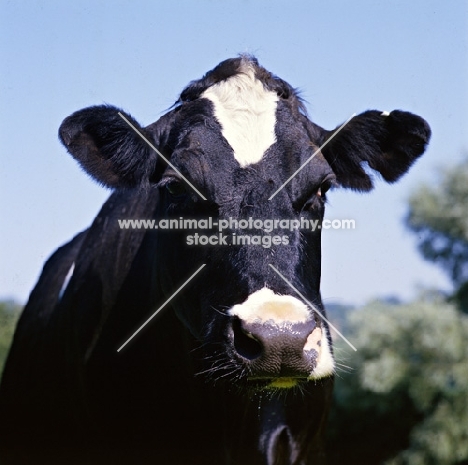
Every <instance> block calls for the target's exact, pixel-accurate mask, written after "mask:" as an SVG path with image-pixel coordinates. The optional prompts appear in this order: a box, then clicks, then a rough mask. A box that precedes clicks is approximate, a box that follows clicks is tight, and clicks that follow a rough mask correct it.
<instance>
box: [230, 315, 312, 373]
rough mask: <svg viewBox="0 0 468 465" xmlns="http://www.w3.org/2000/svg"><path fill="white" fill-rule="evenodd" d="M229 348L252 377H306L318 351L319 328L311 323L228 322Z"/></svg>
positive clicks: (237, 319)
mask: <svg viewBox="0 0 468 465" xmlns="http://www.w3.org/2000/svg"><path fill="white" fill-rule="evenodd" d="M232 334H233V346H234V350H235V351H236V353H237V354H238V355H239V356H241V357H242V358H243V359H245V360H247V361H248V362H247V363H249V365H250V371H251V373H252V376H253V377H255V378H272V377H286V376H291V377H307V376H309V375H310V373H311V372H312V370H313V369H314V367H315V362H316V360H317V357H318V355H319V351H320V339H321V328H320V327H316V323H315V320H313V319H310V320H308V321H306V322H301V323H289V324H281V325H278V324H275V323H274V322H273V321H267V322H247V321H244V320H242V319H240V318H238V317H234V319H233V320H232Z"/></svg>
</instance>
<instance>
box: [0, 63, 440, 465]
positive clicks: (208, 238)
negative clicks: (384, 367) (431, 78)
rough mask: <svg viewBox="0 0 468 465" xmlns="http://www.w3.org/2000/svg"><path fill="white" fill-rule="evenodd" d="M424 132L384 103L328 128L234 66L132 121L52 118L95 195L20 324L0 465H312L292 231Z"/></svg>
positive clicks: (93, 110)
mask: <svg viewBox="0 0 468 465" xmlns="http://www.w3.org/2000/svg"><path fill="white" fill-rule="evenodd" d="M430 133H431V132H430V128H429V126H428V124H427V123H426V121H425V120H424V119H422V118H421V117H419V116H416V115H414V114H411V113H408V112H405V111H401V110H395V111H392V112H384V111H377V110H368V111H365V112H363V113H361V114H359V115H357V116H354V117H352V118H350V119H349V120H348V121H347V122H346V123H345V124H342V125H341V126H339V127H337V129H336V130H333V131H329V130H325V129H323V128H322V127H320V126H318V125H317V124H315V123H314V122H312V121H311V120H310V119H309V118H308V116H307V112H306V109H305V106H304V103H303V101H302V100H301V98H300V97H299V95H298V92H297V91H296V90H295V89H294V88H293V87H291V85H289V84H288V83H287V82H285V81H284V80H282V79H280V78H279V77H277V76H275V75H273V74H272V73H270V72H269V71H267V70H266V69H265V68H263V67H262V66H260V65H259V63H258V61H257V60H256V58H255V57H252V56H248V55H241V56H238V57H236V58H232V59H228V60H226V61H223V62H221V63H220V64H219V65H218V66H216V67H215V68H214V69H213V70H211V71H209V72H208V73H206V74H205V75H204V76H203V77H202V78H201V79H198V80H195V81H193V82H191V83H190V84H189V85H188V86H187V87H186V88H185V89H184V90H183V91H182V93H181V94H180V97H179V98H178V100H177V101H176V103H175V104H174V106H173V107H171V108H170V109H169V110H168V112H167V113H166V114H164V115H163V116H162V117H161V118H160V119H159V120H157V121H156V122H155V123H153V124H150V125H149V126H146V127H143V126H141V125H140V124H139V123H138V122H137V121H136V120H135V119H134V118H133V117H132V116H131V115H129V114H128V113H125V112H124V111H123V110H120V109H118V108H116V107H113V106H110V105H100V106H93V107H89V108H85V109H83V110H80V111H77V112H76V113H73V114H72V115H71V116H69V117H67V118H66V119H65V120H64V121H63V123H62V125H61V126H60V129H59V138H60V140H61V142H62V143H63V145H64V146H65V147H66V149H67V150H68V152H69V153H70V154H71V155H72V156H73V157H74V158H75V159H76V160H77V161H78V163H79V164H80V165H81V167H82V168H83V169H84V170H85V171H86V172H87V173H88V174H89V175H90V176H91V177H92V178H93V179H95V180H96V181H97V182H99V183H101V184H102V185H104V186H106V187H108V188H110V189H112V193H111V195H110V197H109V199H108V200H107V202H106V203H105V204H104V205H103V207H102V209H101V211H100V213H99V214H98V215H97V217H96V218H95V219H94V221H93V222H92V224H91V226H90V227H89V228H88V229H87V230H85V231H83V232H81V233H79V234H78V235H77V236H75V237H74V238H73V239H72V240H71V241H70V242H68V243H67V244H66V245H64V246H62V247H60V248H59V249H58V250H57V251H56V252H55V253H54V254H53V255H52V256H51V258H50V259H49V260H48V261H47V262H46V263H45V265H44V269H43V272H42V274H41V276H40V278H39V281H38V283H37V285H36V287H35V288H34V290H33V291H32V293H31V295H30V298H29V301H28V303H27V305H26V307H25V309H24V312H23V314H22V316H21V319H20V321H19V323H18V326H17V329H16V333H15V336H14V341H13V344H12V347H11V350H10V353H9V356H8V360H7V363H6V366H5V371H4V375H3V379H2V384H1V391H0V415H1V420H0V428H1V431H0V441H1V453H2V457H1V458H2V463H5V464H26V463H27V464H29V463H31V464H46V463H47V464H48V465H50V464H64V463H67V464H99V465H101V464H163V465H164V464H170V465H198V464H200V465H201V464H203V465H210V464H212V465H221V464H224V465H235V464H241V465H259V464H263V465H286V464H288V465H292V464H294V465H305V464H323V463H325V451H324V432H325V426H326V421H327V414H328V411H329V408H330V404H331V398H332V390H333V381H334V374H335V362H334V357H333V348H332V339H331V334H330V327H329V323H328V320H327V318H326V313H325V309H324V307H323V304H322V301H321V297H320V272H321V243H320V237H321V229H320V228H319V227H317V228H305V227H297V224H299V223H298V222H299V221H302V222H304V221H305V222H306V223H307V222H309V223H310V222H311V221H312V222H315V223H314V224H320V222H321V221H322V219H323V217H324V209H325V202H326V195H327V191H328V190H329V189H330V188H345V189H352V190H355V191H360V192H367V191H370V190H371V189H372V188H373V179H372V171H374V172H376V173H378V174H379V175H380V176H381V177H382V178H383V179H384V180H385V181H387V182H388V183H393V182H395V181H396V180H398V179H399V178H400V177H401V176H402V175H403V174H404V173H406V172H407V170H408V169H409V167H410V166H411V165H412V164H413V163H414V162H415V160H416V159H417V158H418V157H419V156H420V155H421V154H422V153H423V152H424V150H425V148H426V146H427V144H428V141H429V138H430ZM141 220H145V224H144V225H143V226H141V225H142V223H141ZM151 220H154V221H156V223H155V222H154V221H153V222H151ZM186 220H190V223H187V224H190V225H191V229H190V230H187V229H184V227H179V228H176V227H175V226H176V225H177V224H179V225H180V224H183V225H185V223H184V222H185V221H186ZM171 221H172V223H171ZM258 221H260V222H261V224H262V225H263V227H253V225H258V224H259V223H258ZM267 221H268V222H267ZM284 222H286V224H288V225H294V227H283V224H284ZM317 222H318V223H317ZM164 224H165V225H166V226H167V225H168V224H169V225H172V226H174V227H173V228H172V229H171V228H170V227H163V225H164ZM267 224H268V225H270V226H269V227H268V228H267V227H265V225H267ZM301 224H303V223H301ZM310 224H311V223H310ZM128 225H130V226H131V227H128ZM145 225H146V227H145ZM148 225H150V226H148ZM154 225H156V226H154ZM158 225H159V226H160V227H159V228H157V226H158ZM221 225H222V226H223V227H222V228H221ZM246 225H247V226H249V227H246ZM239 237H242V238H243V239H242V241H240V240H238V239H239Z"/></svg>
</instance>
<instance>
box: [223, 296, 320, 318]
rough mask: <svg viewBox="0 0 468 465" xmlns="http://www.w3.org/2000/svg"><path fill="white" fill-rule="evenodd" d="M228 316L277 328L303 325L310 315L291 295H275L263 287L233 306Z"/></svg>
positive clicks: (303, 305)
mask: <svg viewBox="0 0 468 465" xmlns="http://www.w3.org/2000/svg"><path fill="white" fill-rule="evenodd" d="M229 314H230V315H232V316H237V317H238V318H240V319H241V320H243V321H245V322H246V323H249V324H250V323H265V322H267V321H268V322H272V323H274V324H276V325H278V326H280V325H284V324H287V323H305V322H306V321H308V320H309V319H310V318H311V313H310V311H309V309H308V308H307V305H305V304H304V303H303V302H301V301H300V300H299V299H297V298H296V297H293V296H291V295H279V294H275V293H274V292H273V291H272V290H271V289H268V288H266V287H264V288H263V289H260V290H259V291H256V292H254V293H253V294H251V295H249V297H248V298H247V300H246V301H245V302H244V303H242V304H238V305H234V307H232V308H231V309H230V310H229Z"/></svg>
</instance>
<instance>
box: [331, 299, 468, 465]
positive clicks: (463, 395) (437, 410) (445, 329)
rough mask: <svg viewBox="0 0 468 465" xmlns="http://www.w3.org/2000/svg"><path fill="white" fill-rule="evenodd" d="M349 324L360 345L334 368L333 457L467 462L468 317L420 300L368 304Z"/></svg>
mask: <svg viewBox="0 0 468 465" xmlns="http://www.w3.org/2000/svg"><path fill="white" fill-rule="evenodd" d="M349 323H350V327H351V331H350V334H349V337H350V338H351V340H352V341H353V344H354V345H355V346H356V347H357V348H358V351H357V352H356V353H355V354H354V355H352V356H349V355H348V356H349V359H348V360H347V362H346V365H349V366H352V367H353V370H352V371H350V372H346V371H343V372H341V373H340V372H338V374H339V378H338V380H337V383H336V404H337V407H336V409H335V412H334V416H333V417H332V420H333V421H332V424H333V425H334V428H335V432H334V437H332V442H333V441H335V442H337V443H338V442H339V443H340V446H338V444H337V446H336V447H337V448H338V447H341V445H342V444H344V450H343V449H342V451H341V454H340V456H339V457H335V461H334V462H333V463H351V464H353V463H359V464H360V465H365V464H369V465H371V464H372V465H375V464H378V463H385V464H386V465H420V464H421V465H422V464H424V465H431V464H434V465H436V464H437V465H449V464H450V465H454V464H462V463H468V390H467V386H468V363H467V360H468V344H467V341H468V316H467V315H465V314H463V313H461V312H460V311H459V310H458V309H457V308H456V307H455V306H454V305H452V304H450V303H447V302H444V301H443V300H441V299H436V300H434V299H431V300H427V299H422V300H420V301H417V302H414V303H411V304H406V305H389V304H386V303H382V302H372V303H370V304H368V305H366V306H365V307H364V308H362V309H360V310H356V311H354V312H352V313H351V315H350V318H349ZM343 351H346V349H345V348H344V347H342V348H341V350H338V352H337V358H338V362H339V363H343V362H342V361H341V362H340V357H341V358H343V355H342V353H343ZM346 352H348V354H349V350H348V351H346ZM341 448H342V447H341ZM335 455H337V454H335Z"/></svg>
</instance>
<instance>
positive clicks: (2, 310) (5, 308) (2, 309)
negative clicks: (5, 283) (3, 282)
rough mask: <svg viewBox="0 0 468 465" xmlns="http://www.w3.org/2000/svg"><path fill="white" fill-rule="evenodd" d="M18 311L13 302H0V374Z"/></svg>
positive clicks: (19, 311)
mask: <svg viewBox="0 0 468 465" xmlns="http://www.w3.org/2000/svg"><path fill="white" fill-rule="evenodd" d="M20 313H21V307H20V306H19V305H17V304H15V303H14V302H11V301H5V302H0V376H1V374H2V371H3V366H4V364H5V360H6V357H7V355H8V350H9V348H10V344H11V341H12V339H13V333H14V331H15V326H16V322H17V320H18V317H19V315H20Z"/></svg>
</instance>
